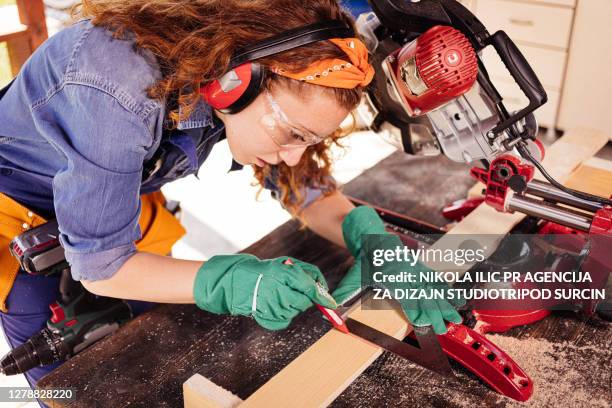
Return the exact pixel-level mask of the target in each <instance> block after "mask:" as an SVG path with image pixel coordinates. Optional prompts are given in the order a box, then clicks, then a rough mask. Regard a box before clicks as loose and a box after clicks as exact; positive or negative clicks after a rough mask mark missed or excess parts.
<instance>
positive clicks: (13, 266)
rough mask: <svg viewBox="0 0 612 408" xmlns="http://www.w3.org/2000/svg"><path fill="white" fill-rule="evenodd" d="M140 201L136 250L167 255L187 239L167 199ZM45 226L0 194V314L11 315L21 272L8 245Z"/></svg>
mask: <svg viewBox="0 0 612 408" xmlns="http://www.w3.org/2000/svg"><path fill="white" fill-rule="evenodd" d="M140 198H141V201H142V207H141V212H140V219H139V221H138V222H139V224H140V231H141V232H142V238H141V239H140V240H138V241H136V248H138V250H139V251H143V252H151V253H154V254H158V255H168V254H169V253H170V250H171V249H172V245H174V243H175V242H176V241H178V240H179V239H180V238H181V237H182V236H183V235H185V229H184V228H183V226H182V225H181V223H180V222H179V220H177V219H176V217H174V216H173V215H172V214H171V213H170V212H169V211H168V210H167V209H166V208H165V203H166V199H165V198H164V195H163V194H162V193H161V192H155V193H151V194H146V195H143V196H141V197H140ZM45 222H46V220H45V219H44V218H43V217H41V216H39V215H38V214H36V213H34V212H33V211H30V210H28V209H27V208H26V207H24V206H22V205H21V204H19V203H18V202H16V201H15V200H13V199H12V198H10V197H8V196H7V195H5V194H2V193H0V310H1V311H2V312H4V313H6V312H8V308H7V306H6V299H7V298H8V295H9V293H10V291H11V288H12V287H13V283H14V282H15V278H16V277H17V273H18V272H19V263H18V262H17V260H16V259H15V258H14V257H13V256H12V255H11V253H10V252H9V250H8V247H9V243H10V242H11V240H12V239H13V238H14V237H16V236H17V235H19V234H21V233H22V232H23V231H25V230H27V229H29V228H32V227H37V226H39V225H41V224H44V223H45Z"/></svg>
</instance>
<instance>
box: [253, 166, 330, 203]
mask: <svg viewBox="0 0 612 408" xmlns="http://www.w3.org/2000/svg"><path fill="white" fill-rule="evenodd" d="M277 178H278V168H277V167H272V171H271V172H270V174H269V175H268V176H267V177H266V178H265V179H264V188H265V189H267V190H270V192H271V193H272V197H274V198H275V199H277V200H279V195H280V190H279V188H278V185H277ZM322 195H323V190H321V188H319V187H317V186H306V187H305V188H303V189H302V196H303V197H304V202H303V203H302V205H301V206H300V208H301V209H304V208H306V207H308V206H309V205H310V204H312V203H313V202H315V201H316V200H317V199H319V197H321V196H322ZM279 202H280V200H279ZM281 205H282V204H281Z"/></svg>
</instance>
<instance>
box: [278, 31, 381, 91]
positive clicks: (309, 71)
mask: <svg viewBox="0 0 612 408" xmlns="http://www.w3.org/2000/svg"><path fill="white" fill-rule="evenodd" d="M329 41H331V42H332V43H334V44H335V45H336V46H337V47H339V48H340V49H341V50H342V51H344V52H345V53H346V55H347V56H348V58H349V61H346V60H343V59H338V58H333V59H326V60H322V61H318V62H316V63H314V64H312V65H310V66H309V67H308V68H306V69H305V70H303V71H300V72H286V71H285V70H283V69H280V68H274V69H273V70H272V71H273V72H274V73H275V74H278V75H282V76H284V77H288V78H293V79H297V80H299V81H305V82H308V83H311V84H315V85H321V86H328V87H331V88H347V89H352V88H356V87H358V86H366V85H367V84H369V83H370V81H371V80H372V78H373V77H374V68H373V67H372V65H370V64H369V63H368V49H367V48H366V46H365V45H364V44H363V42H361V40H359V39H358V38H332V39H330V40H329Z"/></svg>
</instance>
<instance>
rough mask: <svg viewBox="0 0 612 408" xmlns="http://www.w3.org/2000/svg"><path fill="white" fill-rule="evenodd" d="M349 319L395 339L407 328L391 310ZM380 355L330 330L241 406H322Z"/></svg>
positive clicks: (359, 313)
mask: <svg viewBox="0 0 612 408" xmlns="http://www.w3.org/2000/svg"><path fill="white" fill-rule="evenodd" d="M383 315H384V316H383ZM351 317H352V318H353V319H355V320H359V321H360V322H363V323H365V324H367V325H369V326H372V327H374V328H376V329H378V330H380V331H383V332H385V333H387V334H390V335H392V336H393V337H395V338H398V339H399V338H404V337H405V336H406V334H407V331H408V330H409V328H411V326H410V325H409V324H408V322H407V321H406V319H405V318H404V317H403V315H402V314H401V313H400V312H398V311H395V310H385V311H380V310H364V309H357V310H355V311H354V312H353V313H351ZM381 354H382V349H380V348H379V347H376V346H373V345H372V344H370V343H367V342H366V341H364V340H361V339H359V338H357V337H354V336H347V335H346V334H343V333H341V332H339V331H337V330H330V331H329V332H328V333H326V334H325V335H324V336H323V337H321V339H319V340H318V341H317V342H316V343H315V344H314V345H312V346H311V347H310V348H309V349H308V350H306V351H305V352H304V353H302V354H301V355H300V356H299V357H298V358H296V359H295V360H293V361H292V362H291V363H290V364H289V365H288V366H287V367H285V368H284V369H283V370H282V371H281V372H280V373H278V374H277V375H276V376H274V377H273V378H272V379H271V380H270V381H268V382H267V383H266V384H265V385H264V386H262V387H261V388H259V389H258V390H257V391H255V393H253V394H252V395H251V396H250V397H249V398H248V399H247V400H246V401H245V402H244V404H242V405H241V407H269V406H279V407H287V406H291V407H304V408H310V407H325V406H327V405H329V404H330V403H331V402H332V401H333V400H334V399H335V398H336V397H337V396H338V395H340V393H341V392H342V391H343V390H344V389H345V388H346V387H348V386H349V384H350V383H351V382H353V380H355V378H357V376H358V375H359V374H361V373H362V372H363V371H364V370H365V369H366V368H367V367H368V366H369V365H370V364H372V362H373V361H374V360H376V358H378V356H380V355H381ZM298 395H299V398H296V396H298Z"/></svg>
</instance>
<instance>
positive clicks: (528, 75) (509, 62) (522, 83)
mask: <svg viewBox="0 0 612 408" xmlns="http://www.w3.org/2000/svg"><path fill="white" fill-rule="evenodd" d="M489 43H490V44H491V45H492V46H493V48H495V51H497V54H498V55H499V57H500V58H501V60H502V62H503V63H504V65H505V66H506V68H507V69H508V71H509V72H510V75H512V78H514V81H515V82H516V83H517V84H518V86H519V87H520V88H521V91H523V93H524V94H525V96H527V98H528V99H529V105H527V107H525V108H524V109H522V110H520V111H519V112H518V113H515V114H512V115H510V117H509V118H508V119H506V120H504V121H502V122H501V123H498V124H497V126H496V127H494V128H493V129H491V131H492V132H493V133H495V134H499V133H501V132H503V131H504V130H506V129H508V128H509V127H510V126H511V125H513V124H514V123H516V122H518V121H519V120H521V119H523V118H524V117H525V116H527V115H529V114H530V113H531V112H533V111H534V110H536V109H537V108H539V107H540V106H542V105H544V104H545V103H546V102H547V101H548V96H547V95H546V91H545V90H544V87H543V86H542V84H541V83H540V80H539V79H538V76H537V75H536V73H535V72H534V71H533V69H532V68H531V65H529V63H528V62H527V60H526V59H525V56H524V55H523V54H522V53H521V51H520V50H519V49H518V47H517V46H516V44H515V43H514V41H512V40H511V39H510V37H508V34H506V33H505V32H504V31H498V32H496V33H495V34H493V35H492V36H491V37H489Z"/></svg>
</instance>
